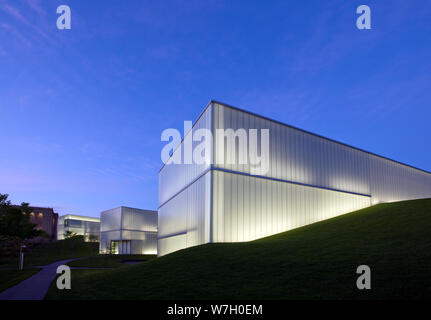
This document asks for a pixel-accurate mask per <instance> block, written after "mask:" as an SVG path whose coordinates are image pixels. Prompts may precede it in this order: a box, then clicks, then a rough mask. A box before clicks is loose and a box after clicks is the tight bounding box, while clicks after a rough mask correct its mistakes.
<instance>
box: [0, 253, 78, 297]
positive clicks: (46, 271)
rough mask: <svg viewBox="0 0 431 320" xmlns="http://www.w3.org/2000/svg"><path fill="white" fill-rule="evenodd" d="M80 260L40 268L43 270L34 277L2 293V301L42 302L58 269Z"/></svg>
mask: <svg viewBox="0 0 431 320" xmlns="http://www.w3.org/2000/svg"><path fill="white" fill-rule="evenodd" d="M78 259H79V258H78ZM78 259H68V260H61V261H57V262H54V263H51V264H48V265H46V266H40V267H39V268H42V270H40V271H39V272H38V273H36V274H35V275H34V276H32V277H30V278H28V279H26V280H24V281H21V282H20V283H18V284H17V285H15V286H13V287H11V288H9V289H6V290H5V291H3V292H0V300H42V299H43V298H45V295H46V293H47V292H48V289H49V286H50V285H51V283H52V281H53V280H54V279H55V277H56V276H57V267H58V266H60V265H62V264H66V263H68V262H70V261H73V260H78Z"/></svg>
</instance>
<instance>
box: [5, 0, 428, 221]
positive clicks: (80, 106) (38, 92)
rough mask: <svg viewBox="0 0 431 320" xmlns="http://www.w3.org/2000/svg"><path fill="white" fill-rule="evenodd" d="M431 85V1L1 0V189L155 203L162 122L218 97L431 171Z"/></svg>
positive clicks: (67, 199)
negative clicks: (63, 19) (60, 25)
mask: <svg viewBox="0 0 431 320" xmlns="http://www.w3.org/2000/svg"><path fill="white" fill-rule="evenodd" d="M61 4H67V5H69V6H70V8H71V10H72V29H71V30H64V31H60V30H58V29H57V28H56V20H57V17H58V14H57V13H56V8H57V6H59V5H61ZM361 4H367V5H369V6H370V7H371V18H372V30H358V29H357V28H356V18H357V16H358V15H357V14H356V7H357V6H359V5H361ZM430 89H431V2H430V1H429V0H424V1H405V0H391V1H385V0H379V1H374V0H361V1H348V0H340V1H328V0H325V1H322V0H315V1H311V0H310V1H299V0H295V1H293V0H292V1H287V0H282V1H262V0H260V1H251V0H247V1H245V0H244V1H242V0H226V1H221V0H220V1H217V0H185V1H171V0H169V1H168V0H158V1H153V0H151V1H142V0H137V1H131V0H127V1H107V0H103V1H95V0H93V1H88V0H59V1H57V0H39V1H37V0H27V1H25V0H9V1H5V0H0V137H1V147H0V193H9V194H10V198H11V200H12V201H13V202H17V203H18V202H22V201H27V202H30V203H31V204H33V205H41V206H52V207H54V208H55V209H57V210H58V212H59V213H60V214H67V213H74V214H85V215H90V216H98V215H99V212H100V211H101V210H105V209H109V208H112V207H117V206H120V205H127V206H132V207H138V208H146V209H156V208H157V192H158V181H157V180H158V178H157V172H158V170H159V168H160V167H161V160H160V151H161V148H162V147H163V145H164V144H163V143H162V142H161V141H160V135H161V132H162V130H163V129H166V128H171V127H172V128H178V129H182V125H183V121H184V120H195V119H196V117H197V116H198V115H199V113H200V112H201V111H202V109H203V108H204V106H205V105H206V104H207V102H208V101H209V100H210V99H212V98H213V99H216V100H220V101H223V102H226V103H228V104H231V105H234V106H237V107H240V108H244V109H247V110H250V111H252V112H255V113H258V114H261V115H264V116H267V117H270V118H275V119H277V120H280V121H283V122H286V123H288V124H291V125H294V126H297V127H300V128H303V129H306V130H309V131H312V132H315V133H318V134H321V135H324V136H327V137H330V138H333V139H336V140H339V141H342V142H345V143H348V144H351V145H354V146H357V147H360V148H363V149H366V150H369V151H372V152H375V153H378V154H381V155H384V156H387V157H390V158H393V159H396V160H399V161H402V162H406V163H408V164H411V165H414V166H417V167H420V168H423V169H426V170H429V171H431V152H430V149H429V146H430V139H431V133H430V119H431V111H430V110H431V108H430V107H431V90H430Z"/></svg>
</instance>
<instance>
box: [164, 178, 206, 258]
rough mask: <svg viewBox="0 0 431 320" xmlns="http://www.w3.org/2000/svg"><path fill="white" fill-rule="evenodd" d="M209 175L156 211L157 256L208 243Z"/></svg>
mask: <svg viewBox="0 0 431 320" xmlns="http://www.w3.org/2000/svg"><path fill="white" fill-rule="evenodd" d="M210 175H211V173H210V172H208V173H206V174H205V175H204V176H202V177H201V178H199V179H198V180H196V181H195V182H194V183H193V184H191V185H190V186H189V187H188V188H186V189H184V190H183V191H182V192H180V193H179V194H177V195H176V196H175V197H174V198H172V199H171V200H169V201H168V202H166V203H165V204H164V205H162V206H161V207H160V208H159V229H158V238H159V240H158V243H159V247H158V249H159V255H163V254H166V253H168V252H171V251H175V250H179V249H183V248H187V247H191V246H195V245H199V244H203V243H207V242H209V227H210V226H209V222H210V219H209V213H210V182H211V180H210Z"/></svg>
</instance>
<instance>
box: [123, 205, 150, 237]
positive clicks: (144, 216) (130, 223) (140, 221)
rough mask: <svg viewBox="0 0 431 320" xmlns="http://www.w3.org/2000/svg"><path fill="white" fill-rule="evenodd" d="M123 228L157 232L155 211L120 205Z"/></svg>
mask: <svg viewBox="0 0 431 320" xmlns="http://www.w3.org/2000/svg"><path fill="white" fill-rule="evenodd" d="M122 214H123V218H122V219H123V221H122V222H123V224H122V229H123V230H135V231H153V232H157V211H151V210H141V209H135V208H129V207H122Z"/></svg>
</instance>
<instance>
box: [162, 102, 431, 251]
mask: <svg viewBox="0 0 431 320" xmlns="http://www.w3.org/2000/svg"><path fill="white" fill-rule="evenodd" d="M199 129H207V130H209V131H210V132H211V133H212V135H213V137H214V138H213V141H212V144H211V148H210V151H209V153H208V155H207V156H208V157H209V160H210V161H206V162H204V163H202V164H196V163H195V162H193V163H192V164H181V163H175V162H176V160H178V159H181V158H182V156H184V150H185V149H186V142H187V141H188V143H190V146H192V148H193V150H194V149H195V148H196V147H197V146H198V145H199V144H201V140H200V139H192V135H193V133H194V132H197V131H198V130H199ZM219 129H220V130H219ZM227 129H233V134H232V132H231V135H227V134H226V135H219V134H217V132H218V131H220V132H222V133H223V132H225V133H226V132H227ZM241 129H244V130H245V132H246V136H245V138H244V137H243V135H242V133H244V131H242V130H241ZM250 129H257V130H256V131H255V132H257V138H256V136H255V135H254V136H253V137H252V134H251V133H252V132H253V131H251V130H250ZM266 129H267V131H266V132H267V136H268V137H267V138H268V158H267V159H266V162H267V166H268V168H267V170H260V169H256V168H257V167H256V165H255V164H256V162H253V161H251V158H253V159H254V160H255V159H256V158H257V155H258V154H260V156H262V155H264V152H263V151H264V150H263V149H262V144H263V142H265V141H266V140H264V139H263V138H264V137H266V135H265V134H264V131H265V130H266ZM223 130H224V131H223ZM232 137H233V140H231V141H230V142H229V141H228V139H232ZM242 138H244V140H245V141H247V140H248V142H249V144H248V146H249V150H248V152H247V153H246V157H248V158H247V160H248V161H247V162H246V163H243V162H241V161H238V159H240V156H239V155H238V153H239V150H240V149H239V147H238V144H239V143H240V141H241V139H242ZM252 142H253V143H254V142H256V143H257V146H256V147H255V148H254V147H253V144H252ZM232 155H233V156H232ZM229 157H231V159H234V160H235V161H234V163H232V161H228V159H229ZM430 197H431V173H430V172H427V171H425V170H421V169H418V168H415V167H412V166H409V165H406V164H403V163H400V162H397V161H394V160H391V159H388V158H385V157H382V156H379V155H377V154H374V153H371V152H367V151H364V150H361V149H358V148H355V147H352V146H349V145H347V144H344V143H341V142H338V141H335V140H332V139H328V138H325V137H322V136H320V135H317V134H313V133H310V132H307V131H305V130H301V129H298V128H295V127H292V126H290V125H286V124H284V123H281V122H278V121H275V120H271V119H268V118H265V117H262V116H259V115H256V114H253V113H250V112H247V111H245V110H241V109H238V108H235V107H232V106H229V105H226V104H222V103H219V102H216V101H211V102H210V103H209V104H208V105H207V107H206V108H205V109H204V111H203V112H202V113H201V115H200V116H199V117H198V119H197V121H196V122H195V123H194V124H193V127H192V130H190V131H189V132H188V133H187V134H186V135H185V137H184V139H183V141H182V142H181V143H180V144H179V146H178V147H177V148H176V149H175V150H174V151H173V152H172V154H171V156H170V158H169V160H168V161H166V164H165V165H164V166H163V167H162V168H161V169H160V171H159V227H158V254H159V255H164V254H167V253H170V252H173V251H176V250H180V249H183V248H187V247H191V246H196V245H200V244H204V243H211V242H238V241H250V240H254V239H259V238H262V237H265V236H269V235H273V234H276V233H279V232H284V231H288V230H292V229H294V228H298V227H301V226H305V225H308V224H311V223H314V222H317V221H321V220H324V219H328V218H332V217H335V216H338V215H341V214H344V213H347V212H351V211H354V210H358V209H361V208H364V207H368V206H371V205H373V204H377V203H381V202H393V201H400V200H409V199H419V198H430Z"/></svg>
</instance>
